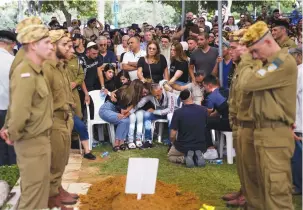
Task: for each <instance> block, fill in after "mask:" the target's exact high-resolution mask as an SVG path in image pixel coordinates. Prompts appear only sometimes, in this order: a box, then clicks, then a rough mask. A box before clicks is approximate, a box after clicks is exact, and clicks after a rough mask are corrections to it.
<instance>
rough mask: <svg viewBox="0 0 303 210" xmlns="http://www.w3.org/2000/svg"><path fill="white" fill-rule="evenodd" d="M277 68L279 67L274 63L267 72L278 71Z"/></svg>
mask: <svg viewBox="0 0 303 210" xmlns="http://www.w3.org/2000/svg"><path fill="white" fill-rule="evenodd" d="M277 68H278V67H277V66H276V65H275V64H273V63H272V64H270V65H269V66H268V68H267V70H268V72H273V71H275V70H277Z"/></svg>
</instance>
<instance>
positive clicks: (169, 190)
mask: <svg viewBox="0 0 303 210" xmlns="http://www.w3.org/2000/svg"><path fill="white" fill-rule="evenodd" d="M125 183H126V177H125V176H120V177H109V178H108V179H106V180H104V181H101V182H97V183H95V184H93V185H92V186H91V187H90V189H89V190H88V192H87V195H81V196H80V201H81V206H80V209H81V210H122V209H123V210H141V209H142V210H185V209H186V210H197V209H199V207H201V202H200V200H199V199H198V197H197V196H195V195H194V194H192V193H188V192H181V191H180V190H179V189H178V188H177V186H175V185H170V184H165V183H164V182H161V181H157V184H156V193H155V194H154V195H142V199H141V200H139V201H138V200H137V195H130V194H125Z"/></svg>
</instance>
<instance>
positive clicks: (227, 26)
mask: <svg viewBox="0 0 303 210" xmlns="http://www.w3.org/2000/svg"><path fill="white" fill-rule="evenodd" d="M223 29H224V30H225V31H228V32H232V31H237V30H239V27H238V26H237V25H236V23H235V18H234V16H229V17H228V19H227V22H226V23H224V26H223Z"/></svg>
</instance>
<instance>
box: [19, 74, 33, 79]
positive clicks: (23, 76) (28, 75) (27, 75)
mask: <svg viewBox="0 0 303 210" xmlns="http://www.w3.org/2000/svg"><path fill="white" fill-rule="evenodd" d="M30 76H31V74H30V73H23V74H21V77H22V78H26V77H30Z"/></svg>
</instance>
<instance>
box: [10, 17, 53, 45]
mask: <svg viewBox="0 0 303 210" xmlns="http://www.w3.org/2000/svg"><path fill="white" fill-rule="evenodd" d="M16 32H17V33H18V35H17V40H18V42H20V43H21V44H28V43H32V42H36V41H39V40H41V39H43V38H46V37H48V35H49V30H48V28H47V27H46V26H45V25H43V24H42V21H41V20H40V19H39V18H38V17H29V18H26V19H24V20H22V21H21V22H20V23H19V24H18V25H17V27H16Z"/></svg>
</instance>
